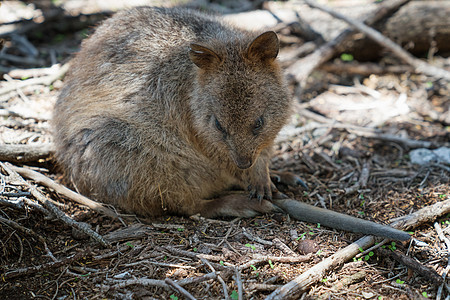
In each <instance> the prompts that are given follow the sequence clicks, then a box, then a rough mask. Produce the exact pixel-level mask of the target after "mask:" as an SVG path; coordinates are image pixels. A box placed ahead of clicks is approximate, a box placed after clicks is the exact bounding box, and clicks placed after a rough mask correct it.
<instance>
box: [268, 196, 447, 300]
mask: <svg viewBox="0 0 450 300" xmlns="http://www.w3.org/2000/svg"><path fill="white" fill-rule="evenodd" d="M449 212H450V200H446V201H444V202H438V203H436V204H434V205H431V206H427V207H424V208H422V209H420V210H418V211H417V212H415V213H413V214H411V215H408V216H404V217H402V218H398V219H396V220H395V221H394V222H393V223H391V226H392V227H394V228H397V229H401V230H408V229H412V228H415V227H417V226H420V225H421V224H423V223H426V222H430V221H432V220H434V219H436V218H438V217H439V216H442V215H444V214H447V213H449ZM374 243H375V238H374V237H373V236H365V237H363V238H361V239H359V240H357V241H356V242H354V243H353V244H351V245H349V246H347V247H345V248H343V249H341V250H339V251H338V252H336V253H335V254H333V255H332V256H330V257H328V258H326V259H324V260H323V261H321V262H320V263H318V264H317V265H315V266H314V267H312V268H310V269H309V270H307V271H306V272H304V273H302V274H301V275H299V276H298V277H296V278H295V279H294V280H292V281H290V282H289V283H287V284H286V285H284V286H282V287H280V288H278V289H276V290H275V291H274V292H273V293H272V294H270V295H269V296H268V297H267V298H266V300H269V299H292V298H294V297H295V295H298V294H301V293H304V292H305V291H307V289H308V288H309V287H310V286H311V285H313V284H314V283H316V282H318V281H319V280H321V279H322V278H324V277H325V275H326V274H327V273H328V272H330V271H332V270H334V269H336V268H337V267H339V266H340V265H342V264H343V263H344V262H346V261H348V260H350V259H352V258H353V257H354V256H355V255H357V254H358V253H359V252H360V251H362V250H364V249H367V248H369V247H371V246H372V245H373V244H374Z"/></svg>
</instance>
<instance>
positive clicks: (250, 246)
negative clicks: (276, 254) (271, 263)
mask: <svg viewBox="0 0 450 300" xmlns="http://www.w3.org/2000/svg"><path fill="white" fill-rule="evenodd" d="M245 247H248V248H250V249H252V250H255V249H256V247H255V246H254V245H252V244H248V243H247V244H245Z"/></svg>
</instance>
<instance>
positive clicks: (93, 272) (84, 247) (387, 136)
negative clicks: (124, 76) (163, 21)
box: [0, 1, 450, 300]
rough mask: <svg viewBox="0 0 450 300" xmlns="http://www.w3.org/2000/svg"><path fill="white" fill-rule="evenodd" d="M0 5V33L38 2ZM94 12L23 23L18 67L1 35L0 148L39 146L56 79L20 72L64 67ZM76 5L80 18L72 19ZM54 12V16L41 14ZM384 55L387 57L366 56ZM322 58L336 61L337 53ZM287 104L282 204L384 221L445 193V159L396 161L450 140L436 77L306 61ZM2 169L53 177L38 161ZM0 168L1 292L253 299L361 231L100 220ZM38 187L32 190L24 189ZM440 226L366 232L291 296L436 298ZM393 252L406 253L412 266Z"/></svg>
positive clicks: (237, 222) (46, 135)
mask: <svg viewBox="0 0 450 300" xmlns="http://www.w3.org/2000/svg"><path fill="white" fill-rule="evenodd" d="M5 2H6V3H7V5H9V6H7V5H5V4H4V3H5ZM5 2H4V3H3V7H2V8H1V9H5V6H7V7H6V8H8V14H3V15H2V18H4V19H2V20H1V21H2V23H3V24H2V25H0V29H2V28H5V23H7V22H13V21H14V20H17V18H19V19H21V18H23V19H30V18H35V19H36V18H37V19H39V18H40V16H39V11H42V10H40V9H43V8H39V5H34V4H30V3H28V4H27V2H19V1H17V2H16V1H5ZM38 2H40V1H38ZM59 2H60V1H50V2H49V3H53V4H55V3H56V4H58V3H59ZM61 2H64V1H61ZM74 2H75V3H76V1H74ZM94 2H95V3H97V2H96V1H93V2H92V3H94ZM249 2H251V1H249ZM42 3H47V2H46V1H42ZM68 3H71V1H68ZM88 3H89V2H88ZM15 5H18V6H15ZM74 6H75V4H74ZM79 6H81V5H79ZM92 6H93V7H90V8H91V9H92V11H91V12H89V13H90V15H88V16H87V15H83V14H86V13H87V12H84V11H81V9H78V8H73V12H72V16H71V18H72V19H69V20H70V22H68V21H67V20H68V19H67V18H59V17H54V18H53V19H52V20H53V21H51V22H49V24H46V23H45V22H44V23H45V24H44V25H42V26H40V27H37V29H39V30H37V29H33V30H30V31H26V32H24V33H23V34H22V36H25V37H26V38H27V39H28V41H29V42H30V43H31V45H33V47H32V48H35V49H37V50H38V53H39V54H38V55H36V56H32V55H29V56H27V57H31V58H30V61H29V62H27V63H25V62H24V60H22V61H20V62H16V61H14V60H13V59H11V58H7V57H6V58H5V56H4V54H10V55H13V56H17V57H23V56H25V55H24V54H23V53H24V52H23V51H26V50H22V49H21V48H20V46H19V45H20V43H18V42H16V40H14V39H12V38H11V36H2V37H3V38H4V40H5V43H4V46H5V49H6V50H5V49H4V50H3V52H2V55H3V56H0V72H1V73H2V74H4V77H3V79H2V81H1V82H0V115H1V118H0V145H6V144H22V145H32V146H35V145H43V144H47V143H49V142H51V141H52V137H51V129H50V119H51V113H52V106H53V104H54V103H55V101H56V99H57V96H58V92H59V89H60V88H61V86H62V85H63V83H64V79H58V80H52V81H51V82H50V83H48V82H46V81H40V82H37V81H36V82H30V80H34V79H39V78H46V76H51V74H55V72H56V73H58V72H59V71H61V68H60V67H58V66H56V67H54V68H53V70H49V69H47V70H48V72H49V74H50V75H49V74H37V73H39V71H36V70H34V69H35V68H49V67H50V66H52V65H53V64H60V65H64V64H65V63H66V62H68V61H69V60H70V57H71V56H72V55H73V53H74V52H76V51H77V49H78V47H79V45H80V43H81V40H82V39H83V38H85V37H86V36H87V35H88V34H89V33H90V32H92V30H93V28H94V26H93V24H96V23H98V22H100V21H101V20H102V19H103V18H105V17H107V16H109V15H110V12H109V11H108V12H105V11H104V8H103V7H101V6H99V5H97V6H95V5H93V4H92ZM56 7H57V6H56ZM99 7H100V8H99ZM19 8H20V9H19ZM88 8H89V5H87V4H86V5H85V6H83V9H85V10H88ZM54 9H55V7H52V8H49V10H48V11H49V12H50V11H51V12H53V11H54ZM77 9H78V10H79V11H81V12H82V13H83V14H81V15H80V14H78V15H77V14H76V13H75V12H74V11H76V10H77ZM4 12H5V10H4ZM60 14H62V12H58V11H57V10H56V13H55V16H58V15H60ZM7 16H8V17H10V19H8V18H7ZM41 17H42V16H41ZM68 24H69V25H68ZM288 46H290V47H292V45H287V44H283V49H288ZM282 54H283V52H282ZM392 61H395V59H393V58H392V56H391V57H389V56H387V57H385V58H383V59H381V60H379V61H375V62H374V63H376V64H379V65H384V64H389V63H391V62H392ZM432 62H434V63H435V64H437V65H439V66H440V67H442V68H446V69H447V70H450V59H449V58H448V55H446V54H439V55H436V56H435V57H434V59H433V61H432ZM332 63H336V64H342V63H343V59H342V56H341V57H339V56H338V57H337V58H336V59H335V60H333V61H332ZM353 63H356V62H353ZM24 82H25V83H26V85H23V86H22V85H20V84H21V83H24ZM13 84H15V85H14V88H12V89H10V87H11V86H12V85H13ZM294 85H295V83H294V82H293V84H292V86H291V88H292V90H294V89H295V86H294ZM8 89H9V90H8ZM5 91H6V92H5ZM296 98H297V104H296V112H295V114H294V118H293V121H292V122H291V124H290V125H289V126H287V128H286V129H285V130H283V132H282V133H281V134H280V137H279V140H278V141H277V144H276V147H275V155H274V158H273V160H272V167H273V169H276V170H287V171H291V172H294V173H296V174H298V175H299V176H301V177H302V179H303V180H304V181H305V182H306V183H307V185H308V187H309V189H308V191H306V190H303V189H302V188H298V189H293V188H290V187H280V189H281V190H282V191H283V192H285V193H286V194H288V195H289V196H291V197H292V198H295V199H297V200H299V201H303V202H306V203H309V204H312V205H317V206H325V207H326V208H328V209H332V210H334V211H337V212H341V213H345V214H348V215H352V216H356V217H358V218H364V219H367V220H371V221H375V222H377V223H382V224H389V223H390V222H392V221H394V219H396V218H399V217H402V216H407V215H410V214H412V213H413V212H416V211H418V210H419V209H421V208H424V207H428V206H431V205H434V204H436V203H439V202H444V201H449V200H450V196H449V195H450V186H449V176H450V165H449V164H448V163H447V164H446V163H443V162H441V163H439V162H438V163H434V164H427V165H417V164H413V163H411V161H410V153H411V152H410V151H411V150H413V149H415V148H428V149H436V148H439V147H444V146H446V147H450V126H449V124H450V122H449V121H450V115H449V106H450V85H449V82H448V81H446V80H443V79H435V78H432V77H429V76H426V75H423V74H416V73H410V72H403V73H382V74H372V75H370V76H366V75H359V74H350V73H345V72H339V73H337V72H331V71H330V72H328V71H327V70H325V69H323V68H319V69H317V70H315V71H314V72H313V73H312V74H311V76H309V78H308V80H307V82H306V85H305V87H304V88H303V90H302V91H301V94H299V93H298V92H297V94H296ZM299 99H301V100H299ZM393 137H396V138H393ZM11 163H12V165H14V166H25V167H27V168H31V169H32V170H34V171H37V172H39V173H41V174H44V175H45V176H47V177H48V178H51V179H53V180H54V181H56V182H58V183H62V174H61V172H60V170H59V169H58V167H57V164H56V162H55V161H54V160H53V159H52V158H51V156H50V157H47V156H45V155H44V156H43V157H42V158H38V159H35V160H32V161H27V162H24V161H20V159H18V161H12V162H11ZM9 171H11V165H10V164H9V163H8V162H6V160H4V161H3V162H2V165H1V167H0V175H1V182H0V218H1V219H0V276H1V282H0V298H1V299H11V300H12V299H35V298H41V299H182V298H185V297H187V296H184V295H183V294H182V293H181V292H180V289H178V288H177V287H175V288H174V287H170V280H172V281H174V282H176V283H177V284H178V285H179V286H182V287H183V288H184V289H186V290H187V292H188V293H190V294H191V295H192V296H193V297H195V298H196V299H230V298H231V299H240V295H239V294H240V293H242V295H243V297H244V298H245V299H264V298H266V297H267V296H268V295H270V294H271V293H272V292H273V291H275V290H276V289H277V288H280V287H282V286H283V285H285V284H287V283H289V282H290V281H291V280H293V279H295V278H296V277H297V276H299V275H301V274H302V273H304V272H307V271H308V270H310V269H311V268H313V267H315V266H317V264H318V263H320V262H322V261H324V260H325V259H326V258H329V257H331V256H332V255H333V254H335V253H336V252H338V251H339V250H342V249H344V248H345V247H347V246H348V245H350V244H352V243H353V242H355V241H357V240H358V239H360V238H361V237H362V235H360V234H353V233H347V232H342V231H338V230H333V229H330V228H326V227H323V226H320V224H310V223H305V222H300V221H296V220H293V219H291V218H289V216H287V215H286V214H282V213H279V214H272V215H262V216H258V217H255V218H249V219H231V218H229V219H216V220H209V219H204V218H201V217H198V216H194V217H191V218H188V217H176V216H168V217H164V218H156V219H142V218H140V217H137V216H130V215H125V214H122V213H121V212H120V211H116V212H117V213H118V214H119V216H120V218H119V219H114V218H111V217H108V216H105V215H104V214H101V213H98V212H95V211H94V210H92V209H90V208H88V207H86V206H83V205H79V204H77V203H75V202H74V201H72V200H71V199H69V198H68V197H66V196H63V195H62V194H61V193H57V192H55V190H54V189H52V188H48V187H46V186H45V185H44V184H42V183H39V182H36V181H33V180H30V179H28V178H26V177H21V176H14V175H11V173H10V172H9ZM16 175H17V174H16ZM69 187H70V186H69ZM33 191H34V192H33ZM36 191H37V192H36ZM36 193H40V194H41V195H43V197H44V200H42V199H41V200H39V199H37V197H36ZM45 199H46V200H45ZM46 201H52V202H53V205H54V206H56V207H57V208H59V210H61V211H63V212H64V213H65V214H66V216H68V217H69V218H70V219H72V220H75V221H77V222H79V223H81V224H85V225H87V226H89V228H91V229H93V230H94V231H95V232H97V233H98V234H100V235H101V236H102V237H104V238H105V240H106V241H107V242H108V243H109V246H108V247H103V246H102V245H100V244H99V243H98V242H97V241H95V240H93V239H92V238H89V237H88V236H87V235H86V234H84V233H83V232H80V231H79V230H76V229H74V228H73V226H70V225H68V224H67V223H64V222H63V221H62V220H61V218H60V217H55V214H54V213H51V212H49V211H48V209H49V208H48V207H49V206H47V205H45V202H46ZM112 209H114V208H112ZM8 221H11V222H8ZM16 225H19V226H16ZM449 225H450V220H449V216H448V214H447V213H443V214H440V215H439V216H435V217H434V218H430V219H428V220H427V221H423V220H422V221H421V223H420V224H416V225H414V226H411V229H408V231H409V232H410V233H411V235H412V239H411V240H410V241H408V242H394V241H383V242H382V239H377V243H380V242H382V243H380V244H378V246H377V247H374V248H372V249H370V250H369V251H368V252H363V254H362V255H357V256H355V257H352V258H349V259H348V260H346V261H345V262H344V263H338V264H337V265H336V266H334V267H333V268H330V269H328V270H327V271H325V272H324V273H323V274H322V275H321V278H320V280H317V281H315V282H313V283H312V284H309V285H308V286H307V287H306V288H305V289H304V290H301V291H300V292H298V293H297V294H295V295H294V296H293V298H295V299H426V298H431V299H435V298H438V299H446V297H447V298H448V297H449V296H450V290H449V289H448V286H447V285H446V284H444V285H442V282H444V283H445V282H447V280H446V279H445V277H446V274H447V273H448V271H449V269H450V265H449V261H448V257H449V250H450V248H449V247H450V241H449V240H448V236H449V234H450V232H449V230H450V226H449ZM392 253H395V254H397V256H395V254H392ZM398 256H401V257H407V258H411V260H412V261H413V263H412V265H407V264H406V263H405V262H401V259H399V258H398ZM414 264H415V266H414ZM420 267H423V268H424V269H425V271H423V270H422V269H420ZM420 270H422V272H421V271H420ZM427 272H428V273H427ZM442 277H444V279H442ZM167 278H168V279H169V280H166V279H167ZM275 299H276V298H275Z"/></svg>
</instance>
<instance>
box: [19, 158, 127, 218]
mask: <svg viewBox="0 0 450 300" xmlns="http://www.w3.org/2000/svg"><path fill="white" fill-rule="evenodd" d="M10 168H11V170H13V171H15V172H17V173H19V174H20V175H22V176H24V177H26V178H29V179H32V180H34V181H36V183H38V184H42V185H44V186H46V187H48V188H51V189H53V190H54V191H55V192H57V193H58V194H60V195H63V196H65V197H67V198H69V199H70V200H72V201H75V202H76V203H79V204H81V205H85V206H87V207H89V208H90V209H92V210H95V211H96V212H98V213H100V214H103V215H107V216H109V217H112V218H118V216H117V214H116V213H115V212H114V211H113V210H111V209H109V208H107V207H105V206H104V205H103V204H101V203H98V202H96V201H93V200H91V199H89V198H87V197H85V196H83V195H80V194H78V193H75V192H74V191H72V190H70V189H68V188H66V187H65V186H63V185H60V184H58V183H56V182H54V181H53V180H51V179H50V178H48V177H47V176H45V175H43V174H41V173H38V172H36V171H33V170H30V169H26V168H21V167H16V166H13V165H10Z"/></svg>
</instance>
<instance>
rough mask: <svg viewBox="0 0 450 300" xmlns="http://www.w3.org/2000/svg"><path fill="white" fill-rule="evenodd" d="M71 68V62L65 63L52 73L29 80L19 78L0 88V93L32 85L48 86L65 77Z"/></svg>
mask: <svg viewBox="0 0 450 300" xmlns="http://www.w3.org/2000/svg"><path fill="white" fill-rule="evenodd" d="M69 68H70V63H66V64H65V65H63V66H61V67H60V68H58V69H57V70H56V71H55V72H54V73H53V74H51V75H47V76H42V77H37V78H31V79H27V80H17V81H14V82H11V83H8V84H7V85H5V87H3V88H1V89H0V95H4V94H7V93H9V92H13V91H16V90H20V89H22V88H24V87H27V86H30V85H46V86H48V85H50V84H52V83H53V82H55V81H56V80H58V79H60V78H62V77H64V75H65V74H66V72H67V71H68V70H69Z"/></svg>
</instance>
